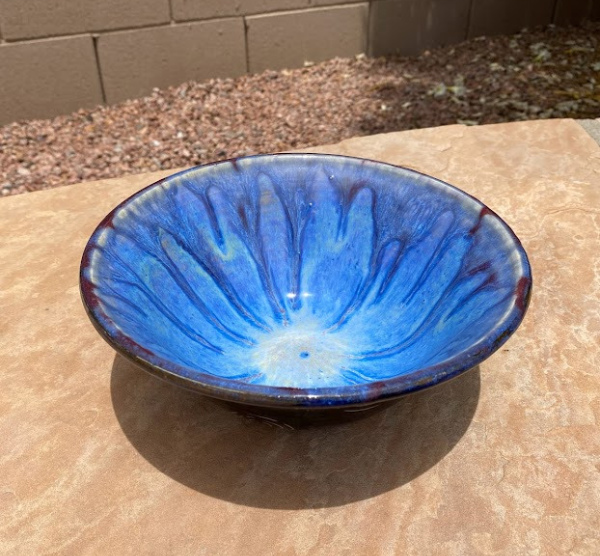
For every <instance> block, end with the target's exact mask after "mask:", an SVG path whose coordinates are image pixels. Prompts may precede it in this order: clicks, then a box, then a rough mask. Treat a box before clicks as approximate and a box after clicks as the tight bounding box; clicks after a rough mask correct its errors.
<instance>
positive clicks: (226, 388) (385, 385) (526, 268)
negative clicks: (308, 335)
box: [79, 153, 532, 409]
mask: <svg viewBox="0 0 600 556" xmlns="http://www.w3.org/2000/svg"><path fill="white" fill-rule="evenodd" d="M273 157H277V158H284V157H290V158H294V157H304V158H306V157H316V158H329V159H333V158H337V159H349V160H353V161H359V162H363V163H364V162H369V163H371V164H375V165H382V166H388V167H391V168H395V169H400V170H403V171H405V172H408V173H409V174H415V175H418V176H422V177H424V178H426V179H428V180H431V181H433V182H435V183H437V184H440V185H443V186H445V187H447V188H449V189H451V190H454V191H456V192H458V193H459V194H461V195H464V196H465V197H466V198H468V199H470V200H472V201H474V202H475V203H476V204H478V205H480V206H481V214H482V215H489V216H493V217H494V218H496V219H497V220H498V221H499V222H500V223H501V225H502V226H503V227H504V229H505V230H506V231H507V232H508V233H509V235H510V237H511V238H512V240H513V242H514V245H515V248H516V250H517V251H518V252H519V254H520V257H521V269H522V277H521V278H520V279H519V281H518V283H517V285H516V287H515V291H514V293H513V297H514V305H513V307H512V309H511V310H510V313H509V314H508V316H507V317H506V318H505V319H504V320H503V321H502V323H501V326H500V327H496V328H494V329H493V330H492V331H491V332H490V333H489V334H488V335H487V336H485V337H484V338H482V339H481V340H480V341H479V342H478V344H476V345H474V346H472V347H471V348H469V349H467V350H465V351H462V352H459V353H457V354H456V355H455V356H453V357H451V358H449V359H447V360H445V361H443V362H441V363H439V364H437V365H432V366H429V367H425V368H423V369H419V370H418V371H414V372H412V373H409V374H406V375H401V376H398V377H395V378H392V379H389V380H381V381H376V382H370V383H365V384H357V385H352V386H343V387H338V388H306V389H304V388H289V387H282V386H263V385H256V384H248V383H244V382H241V381H237V380H231V379H227V378H221V377H217V376H214V375H210V374H207V373H202V372H201V371H197V370H194V369H190V368H188V367H184V366H181V365H177V364H175V363H173V362H172V361H169V360H166V359H163V358H161V357H159V356H157V355H155V354H154V353H152V352H151V351H149V350H147V349H146V348H144V347H143V346H141V345H140V344H138V343H137V342H136V341H135V340H134V339H133V338H131V337H129V336H127V335H125V334H123V333H122V332H121V331H120V330H119V329H118V328H117V327H116V326H115V324H114V322H113V321H112V320H111V319H110V318H109V317H108V315H106V313H104V311H103V310H102V309H101V305H100V302H99V298H98V296H97V295H96V293H95V291H94V285H93V284H92V283H91V282H90V281H89V280H88V278H86V276H85V272H86V270H87V269H88V268H89V267H90V265H91V257H90V256H91V253H92V251H93V250H94V249H95V248H96V240H97V238H98V236H99V235H100V234H101V233H102V232H103V231H104V230H105V229H106V228H107V227H111V224H112V219H113V217H114V215H115V213H116V212H117V211H118V210H120V209H121V208H122V207H123V206H125V205H127V204H128V203H129V202H131V201H132V200H133V199H135V198H136V197H138V196H139V195H141V194H143V193H145V192H146V191H148V190H149V189H151V188H155V187H159V186H160V185H161V184H162V183H164V182H165V181H169V180H172V179H173V178H176V177H180V176H183V175H185V174H188V173H193V172H196V171H197V170H199V169H202V168H207V167H211V166H216V165H220V164H227V163H230V164H234V165H236V164H237V161H238V160H246V159H258V158H263V159H268V158H273ZM79 285H80V293H81V298H82V301H83V304H84V307H85V309H86V312H87V314H88V316H89V318H90V320H91V321H92V324H93V325H94V326H95V328H96V329H97V330H98V332H99V333H100V335H101V336H102V337H103V338H104V340H105V341H106V342H107V343H108V344H110V345H111V346H112V347H113V348H114V349H115V350H116V351H117V352H118V353H120V354H121V355H123V356H125V357H126V358H128V359H130V360H131V361H132V362H133V363H134V364H136V365H138V366H140V367H142V368H143V369H144V370H146V371H148V372H150V373H152V374H154V375H156V376H158V377H160V378H162V379H164V380H167V381H170V382H175V383H177V384H179V385H180V386H183V387H185V388H188V389H191V390H196V391H198V392H200V393H202V394H206V395H208V396H211V397H215V398H218V399H221V400H226V401H232V402H239V403H244V404H250V405H257V406H265V407H288V408H302V409H306V408H311V407H314V408H324V407H339V406H344V407H350V406H353V405H361V404H366V403H373V402H376V401H383V400H386V399H390V398H396V397H400V396H403V395H405V394H409V393H411V392H416V391H419V390H422V389H424V388H428V387H430V386H433V385H435V384H439V383H441V382H444V381H446V380H449V379H451V378H454V377H456V376H458V375H459V374H461V373H463V372H465V371H467V370H469V369H471V368H473V367H475V366H476V365H477V364H479V363H481V362H482V361H484V360H485V359H487V358H488V357H489V356H490V355H492V354H493V353H494V352H496V351H497V350H498V349H499V348H500V347H501V346H502V345H503V344H504V343H505V342H506V341H507V340H508V338H510V336H511V335H512V334H513V333H514V332H515V330H516V329H517V328H518V327H519V325H520V324H521V322H522V320H523V318H524V316H525V313H526V312H527V309H528V307H529V303H530V299H531V289H532V274H531V265H530V263H529V259H528V257H527V253H526V252H525V250H524V248H523V246H522V244H521V242H520V240H519V238H518V237H517V236H516V235H515V233H514V232H513V230H512V229H511V228H510V226H509V225H508V224H507V223H506V222H505V221H504V220H503V219H502V218H500V217H499V216H498V215H497V214H496V213H495V212H494V211H492V210H491V209H489V208H488V207H487V206H486V205H484V204H483V203H482V202H481V201H479V200H478V199H477V198H475V197H473V196H472V195H470V194H469V193H466V192H464V191H462V190H461V189H459V188H457V187H455V186H453V185H451V184H449V183H447V182H445V181H443V180H440V179H438V178H434V177H433V176H430V175H428V174H425V173H423V172H419V171H417V170H413V169H411V168H406V167H404V166H399V165H394V164H389V163H386V162H379V161H376V160H371V159H364V158H358V157H351V156H345V155H332V154H320V153H277V154H259V155H252V156H246V157H240V158H234V159H227V160H222V161H218V162H212V163H210V164H205V165H201V166H195V167H192V168H188V169H186V170H182V171H180V172H177V173H175V174H172V175H170V176H167V177H165V178H162V179H161V180H159V181H157V182H155V183H152V184H150V185H148V186H147V187H144V188H143V189H141V190H139V191H138V192H136V193H134V194H133V195H131V196H129V197H128V198H126V199H125V200H124V201H122V202H121V203H119V204H118V205H117V206H116V207H115V208H113V210H111V211H110V212H109V213H108V214H107V215H106V216H105V217H104V218H103V219H102V221H101V222H100V223H99V224H98V226H97V227H96V229H95V230H94V232H93V233H92V235H91V237H90V239H89V240H88V242H87V244H86V246H85V249H84V252H83V256H82V259H81V265H80V272H79ZM190 375H194V376H195V377H197V378H196V379H193V378H190ZM198 378H199V379H201V380H198Z"/></svg>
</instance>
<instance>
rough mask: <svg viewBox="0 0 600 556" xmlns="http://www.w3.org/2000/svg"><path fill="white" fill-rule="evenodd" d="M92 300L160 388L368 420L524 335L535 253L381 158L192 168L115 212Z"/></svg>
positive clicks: (98, 250) (100, 324)
mask: <svg viewBox="0 0 600 556" xmlns="http://www.w3.org/2000/svg"><path fill="white" fill-rule="evenodd" d="M80 280H81V292H82V297H83V302H84V304H85V307H86V309H87V311H88V314H89V316H90V318H91V320H92V322H93V323H94V324H95V326H96V327H97V328H98V330H99V331H100V332H101V334H102V336H103V337H104V338H105V339H106V340H107V341H108V342H109V343H110V344H111V345H112V346H113V347H114V348H115V349H116V350H118V351H119V352H120V353H121V354H123V355H125V356H126V357H128V358H129V359H131V360H132V361H133V362H134V363H136V364H137V365H139V366H141V367H143V368H144V369H146V370H148V371H150V372H152V373H154V374H156V375H159V376H160V377H162V378H165V379H168V380H172V381H175V382H177V383H179V384H181V385H183V386H186V387H188V388H192V389H195V390H198V391H199V392H201V393H203V394H206V395H209V396H212V397H214V398H218V399H220V400H225V401H229V402H237V403H239V404H244V405H246V406H261V407H271V408H284V409H291V410H294V409H297V410H304V411H306V410H311V409H322V408H338V409H342V410H347V409H350V410H356V409H357V408H359V409H360V407H361V406H363V407H371V406H372V405H373V404H374V403H378V402H382V401H384V400H388V399H393V398H397V397H399V396H401V395H403V394H407V393H409V392H413V391H416V390H420V389H423V388H426V387H429V386H432V385H435V384H437V383H440V382H442V381H445V380H448V379H450V378H452V377H455V376H457V375H459V374H460V373H462V372H464V371H466V370H468V369H470V368H472V367H473V366H475V365H477V364H478V363H480V362H481V361H483V360H484V359H486V358H487V357H488V356H489V355H491V354H492V353H493V352H494V351H495V350H497V349H498V348H499V347H500V346H501V345H502V344H503V343H504V342H505V341H506V340H507V339H508V337H509V336H510V335H511V334H512V333H513V332H514V331H515V329H516V328H517V327H518V325H519V324H520V322H521V320H522V319H523V316H524V314H525V311H526V308H527V305H528V302H529V295H530V291H531V270H530V265H529V262H528V260H527V255H526V254H525V251H524V250H523V248H522V246H521V244H520V242H519V240H518V239H517V238H516V236H515V235H514V233H513V232H512V231H511V230H510V228H509V227H508V226H507V225H506V224H505V223H504V222H503V221H502V220H501V219H500V218H499V217H498V216H497V215H496V214H495V213H494V212H492V211H491V210H490V209H488V208H487V207H486V206H484V205H483V204H482V203H480V202H479V201H478V200H476V199H474V198H473V197H471V196H469V195H467V194H466V193H463V192H461V191H460V190H458V189H456V188H454V187H452V186H450V185H448V184H446V183H443V182H441V181H439V180H437V179H434V178H432V177H429V176H426V175H423V174H420V173H417V172H414V171H411V170H407V169H405V168H399V167H396V166H391V165H388V164H383V163H379V162H374V161H368V160H362V159H356V158H349V157H342V156H333V155H316V154H278V155H264V156H254V157H247V158H241V159H237V160H230V161H225V162H220V163H216V164H210V165H207V166H202V167H198V168H194V169H191V170H186V171H184V172H181V173H179V174H176V175H174V176H171V177H168V178H166V179H163V180H161V181H159V182H157V183H155V184H154V185H151V186H149V187H147V188H145V189H143V190H142V191H140V192H138V193H136V194H135V195H133V196H132V197H130V198H129V199H127V200H126V201H124V202H123V203H121V204H120V205H119V206H118V207H116V208H115V209H114V210H113V211H112V212H111V213H110V214H109V215H108V216H106V218H105V219H104V220H103V221H102V222H101V223H100V225H99V226H98V228H97V229H96V230H95V232H94V233H93V235H92V237H91V238H90V240H89V242H88V244H87V246H86V248H85V252H84V254H83V260H82V263H81V275H80Z"/></svg>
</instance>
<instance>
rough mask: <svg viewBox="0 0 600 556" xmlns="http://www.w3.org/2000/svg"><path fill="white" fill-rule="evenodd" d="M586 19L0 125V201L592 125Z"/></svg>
mask: <svg viewBox="0 0 600 556" xmlns="http://www.w3.org/2000/svg"><path fill="white" fill-rule="evenodd" d="M599 42H600V24H598V23H595V24H591V23H590V24H587V25H585V26H583V27H580V28H565V29H562V28H555V27H549V28H546V29H542V30H535V31H532V32H528V31H524V32H521V33H519V34H517V35H512V36H506V37H493V38H492V37H490V38H485V37H483V38H478V39H474V40H470V41H467V42H464V43H462V44H460V45H456V46H449V47H444V48H439V49H435V50H432V51H428V52H425V53H423V54H422V55H421V56H419V57H416V58H400V57H386V58H377V59H369V58H366V57H364V56H358V57H357V58H355V59H336V60H332V61H329V62H324V63H321V64H314V65H312V64H310V63H307V65H306V67H304V68H302V69H296V70H283V71H266V72H263V73H261V74H258V75H250V76H244V77H241V78H238V79H213V80H210V81H207V82H203V83H186V84H183V85H181V86H179V87H172V88H169V89H167V90H155V91H154V92H153V93H152V94H151V95H150V96H148V97H145V98H141V99H137V100H132V101H126V102H124V103H121V104H119V105H115V106H110V107H106V106H99V107H97V108H93V109H89V110H79V111H78V112H76V113H74V114H71V115H68V116H60V117H57V118H54V119H51V120H36V121H28V122H18V123H14V124H10V125H7V126H4V127H2V128H0V193H1V194H2V195H11V194H17V193H24V192H26V191H34V190H39V189H47V188H51V187H56V186H59V185H66V184H70V183H75V182H79V181H88V180H95V179H100V178H109V177H115V176H120V175H123V174H128V173H137V172H144V171H153V170H159V169H169V168H176V167H180V166H190V165H195V164H202V163H206V162H211V161H214V160H219V159H223V158H229V157H233V156H240V155H245V154H254V153H259V152H276V151H283V150H290V149H298V148H304V147H309V146H311V145H320V144H327V143H334V142H337V141H340V140H342V139H345V138H348V137H353V136H357V135H370V134H374V133H383V132H389V131H399V130H405V129H414V128H422V127H432V126H440V125H445V124H454V123H464V124H467V125H477V124H488V123H495V122H508V121H515V120H526V119H538V118H564V117H568V118H598V117H600V49H599Z"/></svg>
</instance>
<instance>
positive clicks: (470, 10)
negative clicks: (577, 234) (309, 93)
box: [0, 0, 600, 125]
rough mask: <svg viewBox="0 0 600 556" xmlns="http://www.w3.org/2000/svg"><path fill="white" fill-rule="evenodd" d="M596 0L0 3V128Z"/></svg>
mask: <svg viewBox="0 0 600 556" xmlns="http://www.w3.org/2000/svg"><path fill="white" fill-rule="evenodd" d="M599 5H600V0H526V1H525V2H523V1H522V0H370V1H369V0H0V125H2V124H5V123H9V122H12V121H17V120H23V119H33V118H48V117H52V116H55V115H58V114H66V113H69V112H72V111H75V110H77V109H79V108H84V107H91V106H95V105H97V104H101V103H108V104H112V103H116V102H120V101H122V100H125V99H128V98H135V97H139V96H143V95H145V94H148V93H150V92H151V90H152V89H153V88H154V87H167V86H170V85H178V84H180V83H183V82H185V81H190V80H204V79H208V78H211V77H236V76H239V75H242V74H244V73H247V72H259V71H262V70H264V69H280V68H284V67H287V68H292V67H299V66H301V65H302V64H303V63H304V62H305V61H308V60H310V61H312V62H319V61H323V60H326V59H329V58H333V57H336V56H353V55H356V54H359V53H363V52H364V53H368V54H370V55H374V56H379V55H383V54H391V53H399V54H404V55H413V54H418V53H419V52H421V51H422V50H424V49H426V48H431V47H435V46H440V45H444V44H451V43H456V42H459V41H462V40H464V39H466V38H468V37H473V36H478V35H482V34H497V33H511V32H514V31H518V30H519V29H521V28H523V27H526V26H533V25H540V24H547V23H551V22H554V23H556V24H570V23H578V22H580V21H581V20H583V19H585V18H589V17H592V18H595V19H598V18H600V7H599Z"/></svg>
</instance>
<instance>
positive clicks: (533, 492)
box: [0, 120, 600, 556]
mask: <svg viewBox="0 0 600 556" xmlns="http://www.w3.org/2000/svg"><path fill="white" fill-rule="evenodd" d="M312 150H317V151H320V152H332V153H334V152H335V153H344V154H351V155H355V156H364V157H371V158H375V159H379V160H384V161H388V162H392V163H398V164H403V165H407V166H410V167H414V168H417V169H419V170H422V171H424V172H427V173H430V174H433V175H434V176H437V177H440V178H442V179H445V180H447V181H449V182H451V183H454V184H456V185H457V186H459V187H461V188H463V189H464V190H466V191H468V192H470V193H472V194H474V195H476V196H477V197H479V198H480V199H481V200H482V201H483V202H485V203H486V204H488V205H489V206H490V207H491V208H492V209H493V210H495V211H497V212H498V213H499V214H500V215H501V216H503V217H504V218H505V219H506V221H507V222H508V223H509V224H510V225H511V226H512V227H513V229H514V230H515V232H516V233H517V234H518V236H519V237H520V238H521V240H522V241H523V243H524V246H525V248H526V250H527V251H528V253H529V256H530V258H531V262H532V264H533V273H534V292H533V297H532V304H531V308H530V310H529V313H528V314H527V317H526V318H525V320H524V322H523V325H522V326H521V328H520V329H519V330H518V331H517V333H516V334H515V336H514V337H513V338H512V339H511V340H510V341H509V342H508V343H507V344H506V345H505V346H504V347H503V348H502V349H501V350H500V351H499V352H498V353H496V354H495V355H494V356H492V357H491V358H490V359H489V360H487V361H486V362H485V363H483V364H482V365H481V366H480V367H479V368H476V369H475V370H473V371H471V372H469V373H466V374H465V375H463V376H462V377H460V378H458V379H456V380H455V381H453V382H450V383H448V384H445V385H442V386H440V387H438V388H436V389H433V390H431V391H428V392H424V393H421V394H417V395H413V396H409V397H407V398H405V399H403V400H402V401H401V402H400V403H398V404H396V405H394V406H392V407H390V408H389V409H387V410H386V411H384V412H381V413H379V414H377V415H373V416H371V417H369V418H367V419H365V420H363V421H360V422H355V423H352V424H344V425H341V426H336V427H326V428H318V429H303V430H290V429H287V428H279V427H277V426H269V425H267V424H265V423H263V422H258V421H255V420H251V419H250V418H248V417H242V416H239V415H237V414H236V413H233V412H231V411H228V410H226V409H222V408H221V407H218V406H216V405H215V404H214V403H213V402H211V401H209V400H207V399H205V398H202V397H200V396H197V395H195V394H193V393H189V392H186V391H184V390H180V389H178V388H176V387H174V386H172V385H169V384H166V383H163V382H161V381H159V380H157V379H156V378H154V377H151V376H149V375H146V374H145V373H143V372H142V371H139V370H137V369H136V368H134V367H133V366H131V365H130V364H129V363H128V362H126V361H125V360H124V359H122V358H121V357H119V356H116V355H115V352H114V351H112V350H111V348H110V347H109V346H108V345H107V344H105V343H104V341H103V340H102V339H101V338H100V336H99V335H98V334H97V333H96V332H95V330H94V329H93V328H92V325H91V324H90V323H89V322H88V319H87V317H86V316H85V313H84V310H83V307H82V305H81V302H80V299H79V291H78V267H79V260H80V256H81V252H82V250H83V247H84V245H85V242H86V240H87V238H88V237H89V235H90V234H91V232H92V230H93V229H94V227H95V226H96V224H97V223H98V221H99V220H100V219H101V217H102V216H103V215H104V214H105V213H106V212H108V211H109V210H110V209H111V208H112V207H113V206H114V205H115V204H116V203H117V202H118V201H119V200H121V199H122V198H124V197H125V196H128V195H129V194H131V193H132V192H134V191H136V190H137V189H139V188H141V187H142V186H144V185H147V184H149V183H151V182H152V181H154V180H156V179H157V178H158V177H159V176H160V175H161V174H153V175H141V176H133V177H126V178H122V179H115V180H106V181H102V182H96V183H87V184H80V185H75V186H70V187H63V188H59V189H55V190H51V191H44V192H40V193H31V194H27V195H21V196H17V197H12V198H5V199H2V200H0V311H1V312H0V338H1V339H0V553H1V554H26V555H42V554H61V555H62V554H74V555H81V554H89V555H103V554H109V555H115V556H116V555H119V556H121V555H126V554H155V555H161V556H162V555H167V554H176V555H178V556H181V555H186V554H193V555H198V554H206V555H211V556H212V555H242V556H245V555H261V556H262V555H270V554H277V555H312V554H324V555H337V554H364V555H393V554H398V555H410V554H419V555H420V554H423V555H427V556H429V555H434V554H443V555H446V554H457V555H470V554H504V555H511V556H512V555H517V554H544V555H545V554H576V555H584V554H589V555H594V556H597V555H598V554H600V148H599V147H598V145H597V144H596V143H595V141H594V140H593V139H592V138H591V137H590V136H589V135H588V134H587V133H586V132H585V131H584V129H583V128H582V127H581V126H580V125H579V124H578V123H576V122H574V121H571V120H562V121H540V122H529V123H517V124H505V125H504V124H503V125H497V126H484V127H471V128H467V127H463V126H449V127H443V128H436V129H426V130H420V131H410V132H403V133H393V134H388V135H381V136H374V137H366V138H359V139H352V140H349V141H344V142H343V143H340V144H339V145H333V146H327V147H320V148H318V149H312ZM164 174H165V173H163V175H164Z"/></svg>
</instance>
